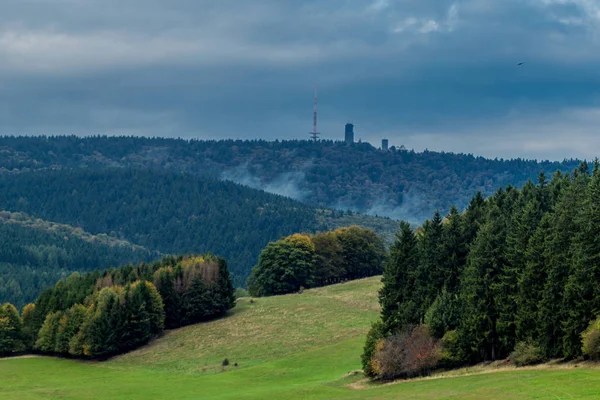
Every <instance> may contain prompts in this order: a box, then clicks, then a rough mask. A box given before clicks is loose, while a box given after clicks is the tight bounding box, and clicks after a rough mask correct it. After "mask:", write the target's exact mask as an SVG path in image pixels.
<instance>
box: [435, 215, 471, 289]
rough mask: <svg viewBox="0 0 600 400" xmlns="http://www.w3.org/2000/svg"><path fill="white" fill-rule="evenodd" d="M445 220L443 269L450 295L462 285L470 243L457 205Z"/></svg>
mask: <svg viewBox="0 0 600 400" xmlns="http://www.w3.org/2000/svg"><path fill="white" fill-rule="evenodd" d="M445 221H446V222H445V223H444V224H443V232H442V250H441V252H442V263H443V264H442V271H443V272H444V287H445V288H446V290H447V291H448V293H449V294H450V295H453V294H456V293H457V292H458V290H459V287H460V276H461V275H462V273H463V270H464V267H465V265H466V262H467V255H468V243H467V239H466V237H465V231H464V223H463V222H464V221H463V217H462V216H461V215H460V214H459V213H458V209H457V208H456V207H452V208H451V209H450V214H448V217H447V218H446V220H445Z"/></svg>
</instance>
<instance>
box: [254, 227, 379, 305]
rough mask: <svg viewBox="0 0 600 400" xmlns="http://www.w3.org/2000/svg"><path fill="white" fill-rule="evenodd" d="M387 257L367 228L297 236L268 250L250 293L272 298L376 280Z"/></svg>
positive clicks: (372, 233) (274, 243)
mask: <svg viewBox="0 0 600 400" xmlns="http://www.w3.org/2000/svg"><path fill="white" fill-rule="evenodd" d="M385 257H386V250H385V246H384V242H383V240H382V239H381V238H380V237H379V236H378V235H377V234H376V233H375V232H373V231H372V230H371V229H368V228H361V227H358V226H351V227H348V228H338V229H336V230H334V231H328V232H323V233H318V234H315V235H304V234H294V235H291V236H288V237H285V238H283V239H280V240H277V241H275V242H271V243H269V244H268V245H267V247H265V249H264V250H263V251H262V252H261V254H260V256H259V259H258V264H257V265H256V266H255V267H254V268H253V270H252V274H251V275H250V277H249V278H248V289H249V291H250V294H252V295H253V296H272V295H279V294H285V293H293V292H297V291H299V290H301V289H302V288H310V287H318V286H324V285H328V284H332V283H337V282H341V281H345V280H350V279H360V278H364V277H368V276H373V275H377V274H380V273H381V271H382V268H383V263H384V260H385Z"/></svg>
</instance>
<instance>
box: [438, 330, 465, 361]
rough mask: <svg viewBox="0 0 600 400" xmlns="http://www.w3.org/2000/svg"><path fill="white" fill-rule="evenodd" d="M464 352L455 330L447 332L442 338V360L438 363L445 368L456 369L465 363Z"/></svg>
mask: <svg viewBox="0 0 600 400" xmlns="http://www.w3.org/2000/svg"><path fill="white" fill-rule="evenodd" d="M465 358H466V356H465V352H464V350H463V348H462V346H461V343H460V337H459V335H458V332H457V331H456V330H453V331H448V332H446V333H445V334H444V337H443V338H442V358H441V360H440V362H441V363H442V364H443V365H444V366H446V367H456V366H458V365H460V364H462V363H463V362H464V361H465Z"/></svg>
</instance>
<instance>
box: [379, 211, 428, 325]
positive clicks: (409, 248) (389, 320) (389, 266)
mask: <svg viewBox="0 0 600 400" xmlns="http://www.w3.org/2000/svg"><path fill="white" fill-rule="evenodd" d="M418 262H419V254H418V249H417V239H416V237H415V234H414V232H413V230H412V229H411V227H410V224H408V222H402V223H401V224H400V232H399V233H398V234H396V241H395V242H394V244H393V245H392V247H391V251H390V256H389V259H388V262H387V263H386V266H385V269H384V272H383V278H382V283H383V287H382V288H381V290H380V291H379V303H380V304H381V319H382V321H383V327H384V329H385V331H387V332H393V331H396V330H398V329H399V328H401V327H402V326H403V325H405V324H414V323H417V322H418V320H419V315H418V312H417V304H416V303H415V302H414V301H413V299H412V295H413V292H414V284H415V274H416V271H417V268H418Z"/></svg>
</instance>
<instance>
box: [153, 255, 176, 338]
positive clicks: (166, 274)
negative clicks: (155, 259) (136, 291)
mask: <svg viewBox="0 0 600 400" xmlns="http://www.w3.org/2000/svg"><path fill="white" fill-rule="evenodd" d="M175 280H176V277H175V272H174V271H173V267H171V266H168V267H163V268H161V269H159V270H158V271H156V272H155V273H154V286H155V287H156V288H157V289H158V292H159V293H160V296H161V298H162V301H163V304H164V309H165V328H167V329H173V328H177V327H178V326H181V313H180V311H181V296H180V294H179V293H178V292H177V290H176V288H175Z"/></svg>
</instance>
